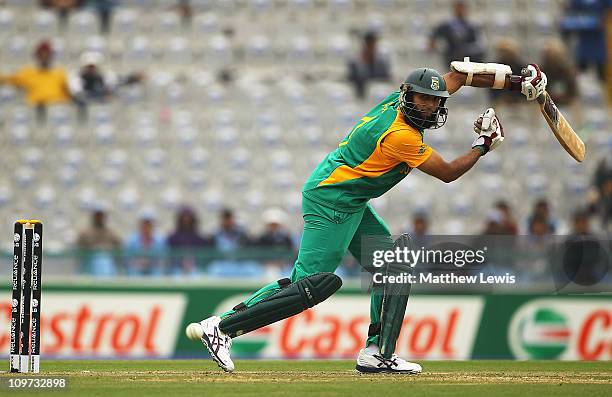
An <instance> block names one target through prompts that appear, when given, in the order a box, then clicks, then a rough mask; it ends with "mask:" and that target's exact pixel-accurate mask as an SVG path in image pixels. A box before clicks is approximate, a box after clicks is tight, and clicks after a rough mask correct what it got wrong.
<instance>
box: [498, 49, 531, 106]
mask: <svg viewBox="0 0 612 397" xmlns="http://www.w3.org/2000/svg"><path fill="white" fill-rule="evenodd" d="M520 50H521V48H520V46H519V44H518V42H517V41H516V40H514V39H511V38H503V39H500V40H498V41H497V44H496V45H495V62H497V63H503V64H505V65H509V66H510V68H512V71H513V72H514V73H518V74H520V72H521V69H522V68H524V67H525V65H526V63H525V60H523V58H522V57H521V53H520ZM489 95H490V97H491V100H493V101H494V106H499V105H500V104H509V103H511V104H516V103H521V104H522V103H524V102H525V98H524V97H523V95H522V94H521V93H520V92H516V91H508V90H489Z"/></svg>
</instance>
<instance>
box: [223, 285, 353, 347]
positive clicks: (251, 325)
mask: <svg viewBox="0 0 612 397" xmlns="http://www.w3.org/2000/svg"><path fill="white" fill-rule="evenodd" d="M288 280H289V279H282V280H279V281H278V285H279V288H278V290H277V291H276V292H274V293H273V294H272V295H270V296H268V297H266V298H264V299H262V300H260V301H258V302H256V303H255V304H252V305H251V306H248V305H247V304H245V303H244V302H243V303H241V304H238V305H237V306H236V307H234V310H236V311H235V312H234V313H232V314H230V315H229V316H227V317H225V318H223V319H222V320H221V322H220V323H219V328H220V329H221V331H223V332H224V333H226V334H227V335H229V336H230V337H232V338H233V337H236V336H240V335H243V334H246V333H247V332H251V331H254V330H256V329H258V328H262V327H265V326H266V325H270V324H273V323H275V322H277V321H280V320H284V319H286V318H289V317H291V316H294V315H296V314H299V313H301V312H303V311H304V310H306V309H308V308H310V307H313V306H314V305H316V304H319V303H321V302H323V301H324V300H325V299H327V298H329V297H330V296H331V295H332V294H333V293H334V292H336V291H337V290H338V289H339V288H340V287H341V286H342V281H341V280H340V277H338V276H336V275H335V274H333V273H315V274H313V275H310V276H306V277H304V278H303V279H301V280H298V281H296V282H294V283H291V282H289V283H287V281H288ZM283 285H284V287H283Z"/></svg>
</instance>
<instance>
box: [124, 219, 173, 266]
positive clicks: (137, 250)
mask: <svg viewBox="0 0 612 397" xmlns="http://www.w3.org/2000/svg"><path fill="white" fill-rule="evenodd" d="M165 248H166V242H165V241H164V238H163V236H162V235H161V234H159V233H157V232H155V217H154V215H153V214H152V213H151V212H145V213H143V214H142V216H141V217H140V223H139V225H138V231H136V232H134V233H133V234H132V235H130V236H129V237H128V238H127V240H126V241H125V252H124V254H125V256H126V263H127V274H128V275H130V276H159V275H161V274H162V273H163V259H164V255H165Z"/></svg>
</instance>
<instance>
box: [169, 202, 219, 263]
mask: <svg viewBox="0 0 612 397" xmlns="http://www.w3.org/2000/svg"><path fill="white" fill-rule="evenodd" d="M166 242H167V245H168V248H170V249H172V250H173V251H172V252H171V258H170V260H171V263H170V273H171V274H173V275H181V274H186V275H195V274H197V271H198V266H197V264H198V258H197V255H198V254H199V252H198V250H201V249H202V248H204V247H207V246H210V245H211V241H210V240H209V239H207V238H205V237H204V236H202V235H201V234H200V232H199V231H198V218H197V215H196V214H195V212H194V211H193V209H191V208H189V207H183V208H181V209H180V210H179V212H178V214H177V216H176V228H175V230H174V232H172V234H170V236H168V239H167V240H166Z"/></svg>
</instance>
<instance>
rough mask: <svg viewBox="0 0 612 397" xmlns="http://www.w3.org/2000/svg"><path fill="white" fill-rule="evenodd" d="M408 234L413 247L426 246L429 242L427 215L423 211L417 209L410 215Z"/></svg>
mask: <svg viewBox="0 0 612 397" xmlns="http://www.w3.org/2000/svg"><path fill="white" fill-rule="evenodd" d="M410 236H411V237H412V239H413V241H414V246H415V247H418V248H420V247H426V246H427V245H428V244H429V217H428V216H427V214H426V213H425V212H422V211H419V212H415V213H414V214H413V215H412V228H411V231H410Z"/></svg>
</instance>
